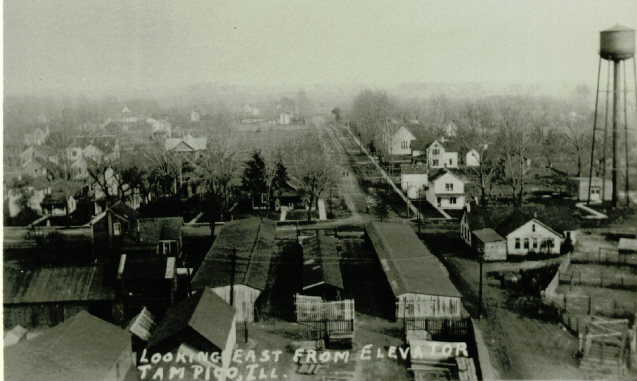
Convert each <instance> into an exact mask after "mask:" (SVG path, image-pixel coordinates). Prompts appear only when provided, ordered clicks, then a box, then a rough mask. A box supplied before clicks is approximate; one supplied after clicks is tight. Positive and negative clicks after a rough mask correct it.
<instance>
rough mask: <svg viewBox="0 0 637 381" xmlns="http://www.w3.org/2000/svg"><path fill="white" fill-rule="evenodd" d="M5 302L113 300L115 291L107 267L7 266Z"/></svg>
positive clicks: (5, 268)
mask: <svg viewBox="0 0 637 381" xmlns="http://www.w3.org/2000/svg"><path fill="white" fill-rule="evenodd" d="M3 274H4V279H3V285H4V288H3V298H4V299H3V303H4V304H5V305H7V304H19V303H50V302H74V301H90V300H113V299H115V290H114V289H113V288H112V286H111V284H112V282H111V281H110V279H109V274H108V272H107V271H106V268H105V267H104V266H68V267H43V268H38V269H33V270H30V269H26V268H21V267H17V266H10V265H5V266H4V271H3Z"/></svg>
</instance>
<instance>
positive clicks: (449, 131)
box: [443, 122, 458, 138]
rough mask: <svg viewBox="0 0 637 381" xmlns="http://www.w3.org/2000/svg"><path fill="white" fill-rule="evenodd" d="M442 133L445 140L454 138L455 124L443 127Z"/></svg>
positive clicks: (456, 130) (456, 127)
mask: <svg viewBox="0 0 637 381" xmlns="http://www.w3.org/2000/svg"><path fill="white" fill-rule="evenodd" d="M443 133H444V134H445V137H447V138H455V137H456V135H457V134H458V126H456V125H455V123H453V122H451V123H449V124H447V125H446V126H445V128H444V129H443Z"/></svg>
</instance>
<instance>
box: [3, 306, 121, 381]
mask: <svg viewBox="0 0 637 381" xmlns="http://www.w3.org/2000/svg"><path fill="white" fill-rule="evenodd" d="M125 352H128V355H127V356H132V352H131V340H130V334H129V333H128V332H127V331H126V330H123V329H121V328H119V327H117V326H115V325H112V324H110V323H107V322H105V321H104V320H102V319H99V318H97V317H95V316H93V315H91V314H89V313H88V312H86V311H82V312H80V313H78V314H77V315H75V316H73V317H71V318H70V319H68V320H66V321H64V322H62V323H60V324H58V325H56V326H55V327H53V328H50V329H48V330H46V331H44V332H43V333H42V334H41V335H39V336H38V337H36V338H34V339H31V340H24V341H22V342H20V343H18V344H16V345H14V346H11V347H8V348H5V350H4V376H5V377H6V379H7V380H15V381H22V380H24V381H27V380H53V381H58V380H59V381H68V380H104V379H106V378H107V376H108V374H109V372H110V371H111V370H112V369H113V367H114V366H115V364H116V363H117V362H118V360H119V359H120V358H121V356H122V354H123V353H125ZM127 371H128V369H121V372H122V373H126V372H127Z"/></svg>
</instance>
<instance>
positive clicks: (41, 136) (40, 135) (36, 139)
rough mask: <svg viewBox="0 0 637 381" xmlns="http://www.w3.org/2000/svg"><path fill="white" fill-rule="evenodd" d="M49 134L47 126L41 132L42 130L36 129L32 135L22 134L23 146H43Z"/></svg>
mask: <svg viewBox="0 0 637 381" xmlns="http://www.w3.org/2000/svg"><path fill="white" fill-rule="evenodd" d="M49 134H50V131H49V126H46V128H45V130H44V131H42V129H41V128H39V127H38V128H36V129H35V131H33V132H32V133H29V134H24V144H25V145H27V146H32V145H38V146H39V145H42V144H44V142H46V139H47V138H48V137H49Z"/></svg>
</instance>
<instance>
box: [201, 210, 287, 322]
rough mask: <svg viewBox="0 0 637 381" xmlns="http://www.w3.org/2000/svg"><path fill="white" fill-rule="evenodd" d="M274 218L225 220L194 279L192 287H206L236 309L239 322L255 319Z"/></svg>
mask: <svg viewBox="0 0 637 381" xmlns="http://www.w3.org/2000/svg"><path fill="white" fill-rule="evenodd" d="M275 232H276V225H275V223H274V221H271V220H268V219H260V218H257V217H253V218H248V219H244V220H235V221H231V222H228V223H226V224H225V225H224V226H223V228H222V229H221V232H219V236H218V237H217V239H215V242H214V243H213V244H212V247H211V248H210V251H208V254H206V257H205V258H204V260H203V262H202V264H201V267H199V270H197V272H196V273H195V276H194V277H193V279H192V289H193V290H195V291H196V290H203V289H205V288H206V287H210V288H212V290H213V291H214V292H215V293H216V294H217V295H219V296H221V297H222V298H223V299H224V300H225V301H226V302H228V303H230V304H231V305H232V306H233V307H235V308H236V309H237V320H238V321H248V322H253V321H255V309H256V303H257V299H258V298H259V296H260V295H261V293H262V292H263V291H264V290H265V287H266V284H267V281H268V273H269V271H270V260H271V258H272V251H273V250H275V245H274V235H275Z"/></svg>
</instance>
